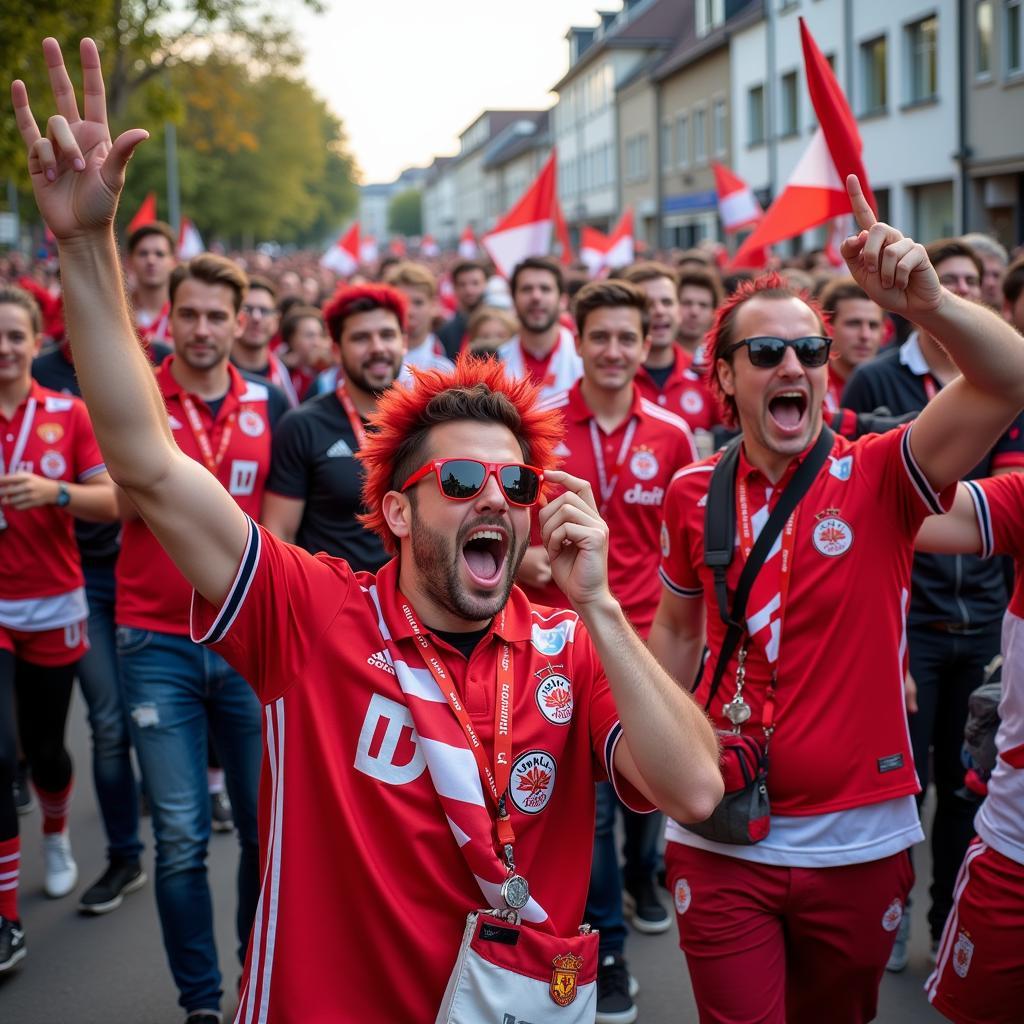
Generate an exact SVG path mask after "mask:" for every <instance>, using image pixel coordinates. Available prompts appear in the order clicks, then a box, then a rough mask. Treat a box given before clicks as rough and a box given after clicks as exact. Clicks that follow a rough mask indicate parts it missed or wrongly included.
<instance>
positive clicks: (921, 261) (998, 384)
mask: <svg viewBox="0 0 1024 1024" xmlns="http://www.w3.org/2000/svg"><path fill="white" fill-rule="evenodd" d="M846 187H847V191H848V192H849V195H850V201H851V203H852V205H853V213H854V216H855V217H856V220H857V225H858V227H859V228H860V232H859V234H857V235H855V236H853V237H852V238H848V239H846V241H845V242H844V243H843V256H844V258H845V259H846V263H847V265H848V266H849V268H850V273H851V274H852V275H853V276H854V277H855V278H856V280H857V283H858V284H860V286H861V287H862V288H863V289H864V290H865V291H866V292H867V293H868V295H869V296H870V297H871V299H873V300H874V301H875V302H877V303H878V304H879V305H880V306H882V307H883V308H885V309H888V310H890V311H892V312H894V313H899V314H900V315H901V316H903V317H906V318H907V319H908V320H911V321H912V322H913V323H915V324H917V325H918V326H919V327H921V328H922V329H924V330H925V331H927V332H928V333H929V334H931V335H932V336H933V337H934V338H935V339H936V340H937V341H938V342H939V343H940V344H941V345H942V347H943V348H945V349H946V351H947V352H948V353H949V355H950V356H951V357H952V359H953V361H954V362H955V363H956V365H957V367H958V368H959V370H960V372H961V374H962V375H963V376H962V377H959V378H958V379H957V380H955V381H953V382H952V383H951V384H950V385H949V386H948V387H945V388H943V389H942V391H941V392H940V393H939V394H938V395H936V396H935V398H934V399H933V400H932V401H931V402H929V403H928V405H927V406H926V407H925V409H924V410H923V411H922V413H921V415H920V416H919V417H918V418H917V422H916V423H915V424H914V428H913V431H912V433H911V438H910V445H911V448H912V449H913V452H914V458H915V460H916V462H917V464H918V465H919V466H920V467H921V470H922V471H923V472H924V474H925V476H926V477H927V478H928V482H929V483H930V484H931V485H932V487H933V488H934V489H935V490H936V491H941V490H942V489H943V488H945V487H947V486H948V485H949V484H951V483H953V482H954V481H955V480H959V479H960V478H961V477H963V476H965V475H966V474H967V473H968V472H970V470H971V469H972V468H973V467H974V466H976V465H977V464H978V463H979V462H980V461H981V460H982V458H983V457H984V456H985V454H986V452H988V450H989V449H990V448H991V447H992V446H993V445H994V444H995V443H996V441H997V440H998V439H999V436H1000V434H1002V432H1003V431H1004V430H1005V429H1006V428H1007V426H1009V424H1010V422H1011V421H1012V420H1013V418H1014V417H1015V416H1016V415H1017V413H1018V412H1020V410H1021V409H1022V408H1024V339H1022V338H1021V336H1020V335H1019V334H1018V333H1017V332H1016V331H1015V330H1014V329H1013V327H1011V326H1010V325H1009V324H1008V323H1006V321H1005V320H1002V319H1001V318H1000V317H999V316H997V315H996V314H995V313H993V312H992V311H991V310H989V309H987V308H985V307H984V306H982V305H980V304H976V303H973V302H968V301H967V300H966V299H962V298H960V297H959V296H956V295H954V294H953V293H952V292H950V291H949V290H947V289H946V288H943V287H942V285H941V284H940V283H939V278H938V275H937V274H936V273H935V268H934V267H933V266H932V265H931V262H930V261H929V259H928V254H927V253H926V252H925V250H924V247H923V246H922V245H920V244H918V243H916V242H915V241H914V240H913V239H911V238H905V237H904V236H903V235H902V234H900V232H899V231H897V230H896V229H895V228H894V227H890V226H889V225H888V224H881V223H879V222H878V221H877V220H875V215H874V213H873V212H872V210H871V207H870V206H869V205H868V203H867V200H866V199H865V198H864V193H863V192H862V191H861V187H860V182H859V181H858V180H857V178H856V176H855V175H852V174H851V175H850V177H849V178H848V179H847V182H846Z"/></svg>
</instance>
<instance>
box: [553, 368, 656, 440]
mask: <svg viewBox="0 0 1024 1024" xmlns="http://www.w3.org/2000/svg"><path fill="white" fill-rule="evenodd" d="M630 387H632V389H633V401H632V403H631V405H630V407H629V412H628V413H627V414H626V418H625V419H624V420H623V421H622V423H620V424H619V426H618V427H616V428H615V429H616V430H618V429H620V428H621V427H624V426H625V425H626V424H627V423H628V422H629V421H630V420H631V419H632V418H633V417H634V416H639V415H640V389H639V388H638V387H637V386H636V381H633V383H632V384H631V385H630ZM565 418H566V419H567V420H568V421H569V422H570V423H586V422H587V421H588V420H591V419H593V418H594V413H593V412H592V411H591V409H590V406H589V405H587V400H586V399H585V398H584V397H583V378H582V377H581V378H580V379H579V380H578V381H576V383H575V384H573V386H572V387H571V388H569V404H568V407H567V408H566V417H565Z"/></svg>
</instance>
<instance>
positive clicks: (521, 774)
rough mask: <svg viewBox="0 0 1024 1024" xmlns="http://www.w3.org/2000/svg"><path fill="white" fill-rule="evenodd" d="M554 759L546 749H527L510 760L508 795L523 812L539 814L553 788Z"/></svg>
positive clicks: (549, 797)
mask: <svg viewBox="0 0 1024 1024" xmlns="http://www.w3.org/2000/svg"><path fill="white" fill-rule="evenodd" d="M556 772H557V766H556V764H555V759H554V758H553V757H552V756H551V755H550V754H549V753H548V752H547V751H546V750H528V751H526V753H525V754H520V755H519V756H518V757H517V758H516V759H515V761H513V762H512V780H511V781H510V782H509V786H508V788H509V795H510V796H511V797H512V803H514V804H515V805H516V807H518V808H519V810H521V811H522V812H523V813H524V814H540V812H541V811H543V810H544V808H545V807H547V805H548V801H549V800H550V799H551V794H552V793H553V792H554V790H555V773H556Z"/></svg>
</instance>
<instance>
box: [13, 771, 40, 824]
mask: <svg viewBox="0 0 1024 1024" xmlns="http://www.w3.org/2000/svg"><path fill="white" fill-rule="evenodd" d="M13 788H14V806H15V808H16V809H17V811H18V813H19V814H31V813H32V812H33V811H34V810H35V809H36V800H35V797H34V796H32V786H31V785H30V784H29V781H28V762H27V761H19V762H18V767H17V769H16V770H15V772H14V787H13Z"/></svg>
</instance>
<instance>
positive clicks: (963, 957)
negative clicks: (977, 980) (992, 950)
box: [953, 929, 974, 978]
mask: <svg viewBox="0 0 1024 1024" xmlns="http://www.w3.org/2000/svg"><path fill="white" fill-rule="evenodd" d="M973 956H974V943H973V942H971V939H970V936H968V934H967V932H965V931H964V930H963V929H961V930H960V934H959V935H958V936H957V937H956V945H955V946H954V947H953V970H954V971H956V973H957V977H958V978H966V977H967V972H968V971H969V970H970V969H971V958H972V957H973Z"/></svg>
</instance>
